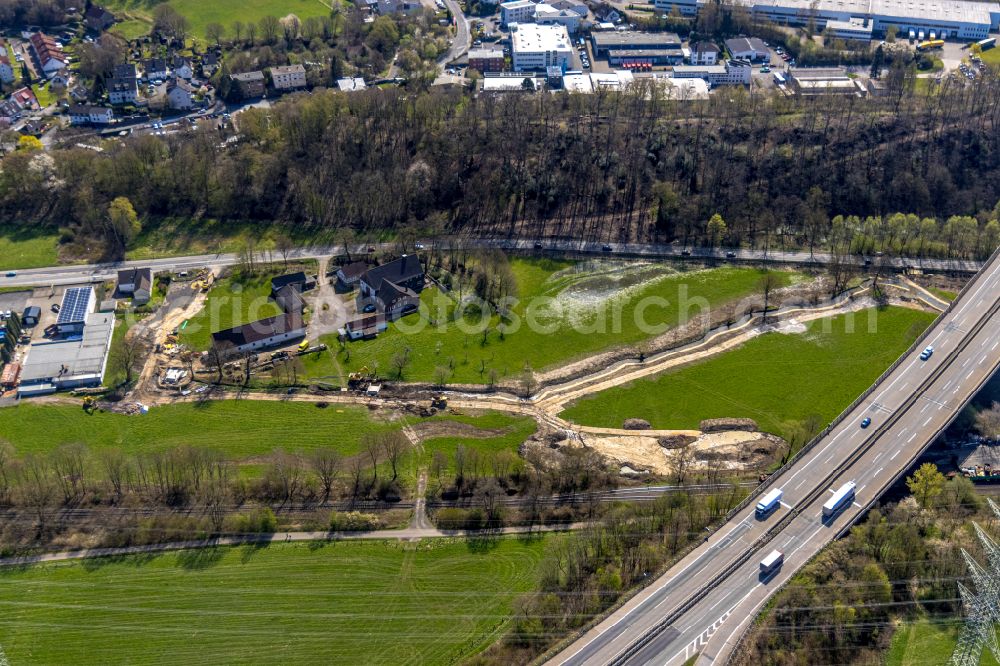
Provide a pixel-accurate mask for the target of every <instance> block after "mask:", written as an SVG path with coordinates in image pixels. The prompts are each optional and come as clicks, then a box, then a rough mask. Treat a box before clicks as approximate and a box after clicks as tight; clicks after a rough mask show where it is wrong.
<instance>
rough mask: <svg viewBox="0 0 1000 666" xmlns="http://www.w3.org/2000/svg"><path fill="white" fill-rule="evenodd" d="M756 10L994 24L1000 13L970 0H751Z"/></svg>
mask: <svg viewBox="0 0 1000 666" xmlns="http://www.w3.org/2000/svg"><path fill="white" fill-rule="evenodd" d="M746 4H748V5H749V6H751V7H752V8H753V9H754V10H755V11H767V10H769V9H774V10H778V11H780V10H782V9H785V10H786V13H792V12H797V11H798V12H808V11H810V10H811V8H815V10H816V11H817V12H820V13H823V12H830V13H835V14H839V15H842V16H855V17H858V16H860V17H864V16H884V17H897V18H900V19H904V18H910V17H919V18H921V19H923V20H925V21H926V20H931V21H954V22H958V23H981V24H990V25H992V24H993V21H992V20H991V17H990V13H991V12H992V13H993V14H997V13H1000V4H998V3H996V2H968V1H967V0H750V1H749V2H747V3H746Z"/></svg>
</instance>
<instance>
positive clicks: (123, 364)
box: [117, 330, 146, 384]
mask: <svg viewBox="0 0 1000 666" xmlns="http://www.w3.org/2000/svg"><path fill="white" fill-rule="evenodd" d="M129 333H132V335H129ZM135 333H136V331H134V330H133V331H127V332H126V333H125V338H124V339H123V340H122V344H121V347H119V349H118V358H117V360H118V369H119V370H120V371H121V372H122V373H123V374H124V375H125V383H126V384H131V383H132V375H133V374H134V373H135V371H136V366H137V365H138V364H139V359H140V358H141V357H142V356H143V354H144V353H145V351H146V344H145V342H144V341H143V339H142V338H141V337H140V336H139V335H136V334H135Z"/></svg>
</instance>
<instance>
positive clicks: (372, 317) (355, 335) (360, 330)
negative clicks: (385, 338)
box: [344, 314, 389, 340]
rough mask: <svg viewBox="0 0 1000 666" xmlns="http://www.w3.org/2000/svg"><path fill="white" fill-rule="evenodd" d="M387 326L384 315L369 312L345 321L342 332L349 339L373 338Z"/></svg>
mask: <svg viewBox="0 0 1000 666" xmlns="http://www.w3.org/2000/svg"><path fill="white" fill-rule="evenodd" d="M388 327H389V324H388V323H387V322H386V320H385V317H384V316H382V315H380V314H369V315H364V316H362V317H357V318H356V319H352V320H351V321H349V322H347V325H346V326H344V334H345V335H346V336H347V337H348V338H350V339H351V340H359V339H361V338H374V337H375V336H376V335H378V334H379V333H381V332H382V331H384V330H385V329H387V328H388Z"/></svg>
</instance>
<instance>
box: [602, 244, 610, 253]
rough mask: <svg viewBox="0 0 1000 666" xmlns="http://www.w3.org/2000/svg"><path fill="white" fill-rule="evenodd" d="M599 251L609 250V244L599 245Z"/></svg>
mask: <svg viewBox="0 0 1000 666" xmlns="http://www.w3.org/2000/svg"><path fill="white" fill-rule="evenodd" d="M601 252H611V246H610V245H607V244H605V245H602V246H601Z"/></svg>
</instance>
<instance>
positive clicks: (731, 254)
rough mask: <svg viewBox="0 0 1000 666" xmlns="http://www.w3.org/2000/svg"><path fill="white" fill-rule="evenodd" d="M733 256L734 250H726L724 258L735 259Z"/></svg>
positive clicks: (734, 255)
mask: <svg viewBox="0 0 1000 666" xmlns="http://www.w3.org/2000/svg"><path fill="white" fill-rule="evenodd" d="M735 258H736V253H735V252H726V259H735Z"/></svg>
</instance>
